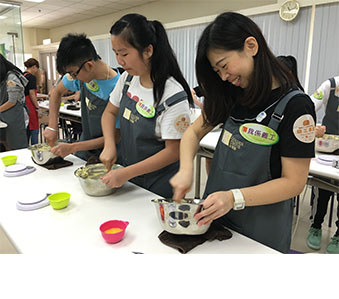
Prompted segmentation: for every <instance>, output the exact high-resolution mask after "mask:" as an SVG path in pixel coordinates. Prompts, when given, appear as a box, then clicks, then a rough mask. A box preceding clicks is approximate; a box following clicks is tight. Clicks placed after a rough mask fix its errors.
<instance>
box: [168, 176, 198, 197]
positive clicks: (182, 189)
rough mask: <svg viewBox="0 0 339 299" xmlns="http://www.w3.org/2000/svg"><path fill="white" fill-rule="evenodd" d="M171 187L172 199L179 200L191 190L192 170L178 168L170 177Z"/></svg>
mask: <svg viewBox="0 0 339 299" xmlns="http://www.w3.org/2000/svg"><path fill="white" fill-rule="evenodd" d="M169 182H170V184H171V185H172V187H173V200H175V201H178V202H180V201H181V200H182V199H183V198H184V197H185V195H186V193H187V192H189V191H190V190H191V187H192V183H193V171H184V170H180V171H179V172H177V173H176V175H175V176H173V177H172V178H171V179H170V181H169Z"/></svg>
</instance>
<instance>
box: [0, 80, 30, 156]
mask: <svg viewBox="0 0 339 299" xmlns="http://www.w3.org/2000/svg"><path fill="white" fill-rule="evenodd" d="M22 96H23V98H24V93H23V94H22ZM7 101H8V93H7V77H6V79H5V80H3V81H2V82H1V85H0V105H2V104H4V103H6V102H7ZM24 109H25V105H24V102H23V103H20V102H17V103H16V104H15V106H13V107H12V108H10V109H8V110H6V111H4V112H1V113H0V119H1V120H2V121H3V122H5V123H6V124H7V128H6V129H4V130H1V134H5V135H6V136H5V138H4V136H1V138H0V139H1V140H6V144H7V146H8V148H9V149H11V150H16V149H21V148H27V147H28V141H27V131H26V126H25V116H24ZM3 132H4V133H3Z"/></svg>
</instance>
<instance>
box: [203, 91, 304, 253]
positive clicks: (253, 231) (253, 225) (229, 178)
mask: <svg viewBox="0 0 339 299" xmlns="http://www.w3.org/2000/svg"><path fill="white" fill-rule="evenodd" d="M298 93H302V92H301V91H299V90H295V91H292V92H289V93H288V94H287V95H285V96H284V97H283V98H282V99H281V100H280V101H279V102H278V104H277V106H276V108H275V110H274V112H273V114H272V116H271V120H270V122H269V124H268V127H269V128H271V129H273V130H274V131H275V132H277V129H278V127H279V124H280V121H281V119H282V117H283V113H284V110H285V107H286V105H287V104H288V102H289V101H290V99H291V98H292V97H293V96H295V95H296V94H298ZM254 122H257V121H254ZM244 123H248V122H246V121H244V120H235V119H233V118H232V117H229V118H228V119H227V121H226V122H225V124H224V126H223V133H222V134H221V136H220V139H219V141H218V144H217V147H216V150H215V153H214V157H213V162H212V166H211V171H210V174H209V177H208V180H207V184H206V190H205V194H204V197H203V198H206V197H207V196H208V195H209V194H211V193H214V192H217V191H226V190H230V189H236V188H237V189H238V188H245V187H250V186H255V185H258V184H261V183H264V182H267V181H269V180H271V179H272V177H271V170H270V157H271V149H272V145H259V144H255V143H251V142H249V141H247V140H246V139H245V138H243V137H242V136H241V134H240V133H239V128H240V126H241V125H242V124H244ZM225 130H226V132H227V131H228V132H230V133H231V134H232V136H231V138H230V139H229V140H228V142H229V143H228V144H229V145H230V146H231V147H230V146H227V145H225V144H224V143H223V142H222V138H223V135H224V134H225ZM227 136H230V135H227ZM224 140H225V139H224ZM239 144H242V146H240V147H238V149H236V148H237V145H239ZM232 146H233V149H232ZM235 149H236V150H235ZM272 197H274V194H272ZM292 219H293V202H292V200H291V199H289V200H284V201H282V202H278V203H274V204H269V205H262V206H254V207H245V209H244V210H240V211H234V210H231V211H229V212H228V213H227V214H226V215H224V216H223V217H221V218H219V219H218V221H220V222H221V223H222V224H224V225H225V226H227V227H229V228H231V229H233V230H235V231H237V232H239V233H241V234H243V235H245V236H247V237H249V238H251V239H253V240H256V241H258V242H260V243H262V244H265V245H267V246H269V247H271V248H274V249H276V250H278V251H281V252H284V253H286V252H288V250H289V248H290V242H291V228H292Z"/></svg>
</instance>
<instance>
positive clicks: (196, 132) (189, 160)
mask: <svg viewBox="0 0 339 299" xmlns="http://www.w3.org/2000/svg"><path fill="white" fill-rule="evenodd" d="M212 129H213V127H212V126H208V127H206V128H205V127H203V117H202V115H200V116H199V117H198V118H197V119H196V121H195V122H194V123H193V124H192V125H191V126H190V127H189V128H188V129H187V130H186V131H185V133H184V135H183V136H182V139H181V143H180V169H179V171H178V172H177V174H176V175H175V176H173V177H172V178H171V179H170V184H171V185H172V187H173V191H174V192H173V199H174V200H176V201H181V199H183V198H184V196H185V194H186V193H187V192H189V190H190V189H191V186H192V183H193V169H194V165H193V159H194V157H195V154H196V153H197V151H198V149H199V142H200V140H201V139H202V138H203V137H204V136H205V135H206V134H207V133H208V132H210V131H211V130H212Z"/></svg>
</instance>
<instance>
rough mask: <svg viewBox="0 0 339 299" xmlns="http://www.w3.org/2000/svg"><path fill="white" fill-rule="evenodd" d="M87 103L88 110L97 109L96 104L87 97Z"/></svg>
mask: <svg viewBox="0 0 339 299" xmlns="http://www.w3.org/2000/svg"><path fill="white" fill-rule="evenodd" d="M85 101H86V106H87V108H88V110H95V109H96V108H97V106H95V105H94V104H92V103H91V102H90V100H89V98H87V97H86V99H85Z"/></svg>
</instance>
